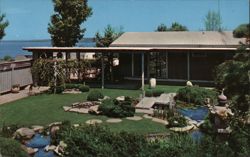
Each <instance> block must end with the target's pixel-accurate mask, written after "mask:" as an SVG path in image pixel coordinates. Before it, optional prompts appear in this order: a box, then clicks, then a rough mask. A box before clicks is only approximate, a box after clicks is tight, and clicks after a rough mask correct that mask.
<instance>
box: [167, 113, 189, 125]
mask: <svg viewBox="0 0 250 157" xmlns="http://www.w3.org/2000/svg"><path fill="white" fill-rule="evenodd" d="M168 122H169V124H168V127H185V126H187V120H186V118H184V117H183V116H181V115H179V114H177V115H174V116H169V117H168Z"/></svg>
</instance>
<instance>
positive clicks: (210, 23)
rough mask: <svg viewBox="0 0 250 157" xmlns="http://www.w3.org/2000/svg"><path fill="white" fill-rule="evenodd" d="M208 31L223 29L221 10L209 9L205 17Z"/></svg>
mask: <svg viewBox="0 0 250 157" xmlns="http://www.w3.org/2000/svg"><path fill="white" fill-rule="evenodd" d="M204 24H205V29H206V31H222V27H221V24H222V20H221V16H220V13H219V12H215V11H209V12H208V13H207V15H206V17H205V23H204Z"/></svg>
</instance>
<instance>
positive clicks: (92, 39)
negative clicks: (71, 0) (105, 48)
mask: <svg viewBox="0 0 250 157" xmlns="http://www.w3.org/2000/svg"><path fill="white" fill-rule="evenodd" d="M48 41H51V39H34V40H32V39H31V40H1V41H0V42H48ZM84 41H85V42H94V41H95V38H84V39H82V40H80V42H84Z"/></svg>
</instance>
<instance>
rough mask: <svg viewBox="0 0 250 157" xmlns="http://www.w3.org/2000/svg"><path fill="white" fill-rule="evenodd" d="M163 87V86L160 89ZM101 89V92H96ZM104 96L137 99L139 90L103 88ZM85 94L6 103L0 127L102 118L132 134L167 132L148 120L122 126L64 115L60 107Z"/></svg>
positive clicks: (1, 108) (87, 116) (85, 116)
mask: <svg viewBox="0 0 250 157" xmlns="http://www.w3.org/2000/svg"><path fill="white" fill-rule="evenodd" d="M162 88H163V87H162ZM178 88H179V87H176V86H173V87H171V86H165V87H164V89H166V91H169V92H175V91H176V90H177V89H178ZM99 90H101V89H99ZM103 93H104V95H107V96H110V97H112V98H115V97H117V96H122V95H123V96H131V97H134V98H137V97H139V95H140V94H141V91H140V90H118V89H104V90H103ZM87 94H88V93H82V94H59V95H57V94H55V95H54V94H51V95H48V94H41V95H38V96H31V97H28V98H24V99H21V100H18V101H15V102H11V103H7V104H4V105H2V106H0V127H1V126H2V125H3V123H5V124H6V125H9V124H18V125H24V126H29V125H47V124H49V123H52V122H56V121H64V120H69V121H71V122H72V123H80V124H81V123H85V121H86V120H89V119H101V120H103V121H104V125H108V126H109V127H110V128H111V130H114V131H121V130H125V131H132V132H142V133H149V132H150V133H151V132H165V131H167V129H166V128H165V126H164V125H161V124H158V123H155V122H152V121H151V120H148V119H143V120H141V121H131V120H127V119H123V121H122V122H121V123H117V124H108V123H106V122H105V121H106V120H107V119H108V117H106V116H95V115H90V114H77V113H72V112H64V110H63V108H62V107H63V106H67V105H70V104H72V103H74V102H78V101H84V100H86V97H87Z"/></svg>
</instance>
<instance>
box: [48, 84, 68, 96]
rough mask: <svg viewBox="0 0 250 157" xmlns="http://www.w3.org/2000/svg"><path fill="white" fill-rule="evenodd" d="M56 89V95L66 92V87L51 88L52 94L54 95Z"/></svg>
mask: <svg viewBox="0 0 250 157" xmlns="http://www.w3.org/2000/svg"><path fill="white" fill-rule="evenodd" d="M55 88H56V94H61V93H62V92H63V91H64V87H63V86H56V87H54V86H51V87H50V90H49V91H50V93H54V89H55Z"/></svg>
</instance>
